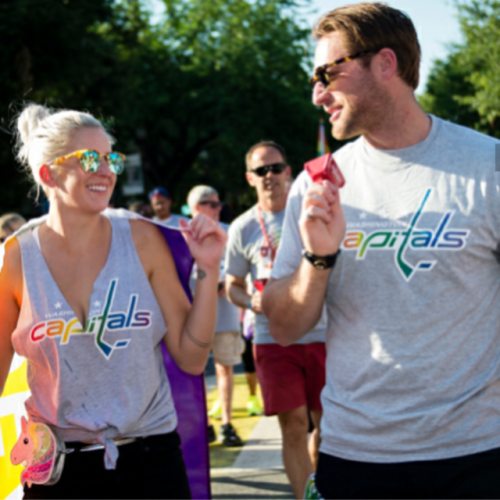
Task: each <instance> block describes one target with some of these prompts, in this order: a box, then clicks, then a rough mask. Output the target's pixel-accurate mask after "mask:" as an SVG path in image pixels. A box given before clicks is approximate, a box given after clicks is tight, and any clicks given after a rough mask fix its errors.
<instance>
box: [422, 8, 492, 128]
mask: <svg viewBox="0 0 500 500" xmlns="http://www.w3.org/2000/svg"><path fill="white" fill-rule="evenodd" d="M458 12H459V20H460V26H461V31H462V34H463V36H464V40H465V42H464V43H463V44H461V45H456V46H454V48H453V50H452V52H451V53H450V55H449V56H448V58H447V59H446V60H445V61H436V62H435V64H434V67H433V70H432V72H431V75H430V77H429V80H428V83H427V88H426V92H425V94H424V95H423V96H421V98H420V101H421V103H422V105H423V107H424V109H426V110H427V111H429V112H433V113H435V114H437V115H438V116H441V117H443V118H446V119H449V120H452V121H455V122H457V123H460V124H462V125H466V126H469V127H472V128H475V129H477V130H480V131H482V132H485V133H487V134H490V135H495V136H500V131H499V130H497V129H496V127H495V120H496V119H497V118H498V116H499V115H500V66H499V64H498V61H499V57H500V47H499V46H498V39H499V37H500V2H498V1H496V0H473V1H471V2H468V3H463V4H459V5H458Z"/></svg>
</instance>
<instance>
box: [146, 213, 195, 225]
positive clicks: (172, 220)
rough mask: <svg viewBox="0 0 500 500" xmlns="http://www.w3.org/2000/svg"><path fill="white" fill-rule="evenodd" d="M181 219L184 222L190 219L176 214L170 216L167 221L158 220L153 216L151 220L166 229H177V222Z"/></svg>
mask: <svg viewBox="0 0 500 500" xmlns="http://www.w3.org/2000/svg"><path fill="white" fill-rule="evenodd" d="M181 219H183V220H185V221H186V222H189V221H190V220H191V219H188V218H187V217H183V216H182V215H177V214H171V215H170V217H169V218H168V219H163V220H160V219H158V217H156V216H154V217H153V220H154V221H155V222H157V223H158V224H161V225H162V226H168V227H179V221H180V220H181Z"/></svg>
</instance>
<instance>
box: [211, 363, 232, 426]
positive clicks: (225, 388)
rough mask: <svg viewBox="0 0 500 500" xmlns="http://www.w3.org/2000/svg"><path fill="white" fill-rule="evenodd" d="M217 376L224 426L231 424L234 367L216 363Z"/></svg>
mask: <svg viewBox="0 0 500 500" xmlns="http://www.w3.org/2000/svg"><path fill="white" fill-rule="evenodd" d="M215 374H216V377H217V390H218V391H219V399H220V402H221V406H222V424H223V425H224V424H228V423H229V422H231V412H232V403H233V389H234V376H233V367H232V366H224V365H221V364H219V363H215Z"/></svg>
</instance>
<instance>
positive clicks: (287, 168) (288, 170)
mask: <svg viewBox="0 0 500 500" xmlns="http://www.w3.org/2000/svg"><path fill="white" fill-rule="evenodd" d="M285 175H286V180H288V179H290V177H291V176H292V169H291V168H290V166H289V165H287V166H286V168H285Z"/></svg>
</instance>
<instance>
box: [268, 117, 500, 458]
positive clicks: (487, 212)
mask: <svg viewBox="0 0 500 500" xmlns="http://www.w3.org/2000/svg"><path fill="white" fill-rule="evenodd" d="M499 144H500V143H499V142H498V141H497V140H495V139H493V138H491V137H487V136H485V135H482V134H479V133H477V132H474V131H472V130H469V129H467V128H464V127H460V126H457V125H453V124H451V123H449V122H445V121H443V120H440V119H438V118H435V117H432V128H431V131H430V134H429V135H428V137H427V138H426V139H425V140H424V141H423V142H422V143H420V144H417V145H416V146H413V147H410V148H406V149H401V150H394V151H383V150H377V149H374V148H372V147H371V146H369V145H368V144H367V143H366V142H365V140H364V139H363V138H360V139H358V140H357V141H355V142H353V143H350V144H348V145H346V146H344V147H343V148H342V149H340V150H339V151H337V152H336V153H335V155H334V156H335V159H336V161H337V163H338V165H339V167H340V169H341V170H342V173H343V174H344V176H345V178H346V185H345V187H344V188H343V189H342V190H341V191H340V197H341V202H342V206H343V209H344V213H345V216H346V220H347V233H346V236H345V238H344V240H343V243H342V247H341V248H342V253H341V255H340V256H339V258H338V259H337V263H336V265H335V267H334V269H333V271H332V274H331V276H330V279H329V283H328V288H327V292H326V298H325V299H326V305H327V309H328V322H329V324H328V331H327V338H326V342H327V384H326V387H325V389H324V390H323V393H322V404H323V411H324V413H323V420H322V426H321V437H322V442H321V448H320V450H321V452H323V453H327V454H329V455H334V456H338V457H341V458H345V459H350V460H357V461H365V462H402V461H415V460H436V459H445V458H450V457H459V456H463V455H468V454H473V453H478V452H481V451H485V450H489V449H493V448H497V447H499V446H500V268H499V265H498V262H497V260H496V258H495V254H494V252H495V251H496V249H497V247H498V244H499V242H500V173H499V172H495V147H499ZM310 183H311V180H310V178H309V177H308V176H307V174H306V173H305V172H304V173H302V174H301V175H300V176H299V178H298V179H297V181H296V182H295V184H294V185H293V187H292V190H291V192H290V195H289V199H288V205H287V210H286V218H285V224H284V230H283V238H282V243H281V246H280V250H279V252H278V256H277V259H276V262H275V265H274V269H273V272H272V277H273V278H277V279H279V278H282V277H284V276H287V275H289V274H291V273H293V272H294V270H295V269H296V268H297V266H298V265H299V263H300V261H301V250H302V242H301V239H300V234H299V230H298V224H297V222H298V218H299V215H300V210H301V202H302V198H303V195H304V193H305V192H306V190H307V188H308V186H309V185H310Z"/></svg>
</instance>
